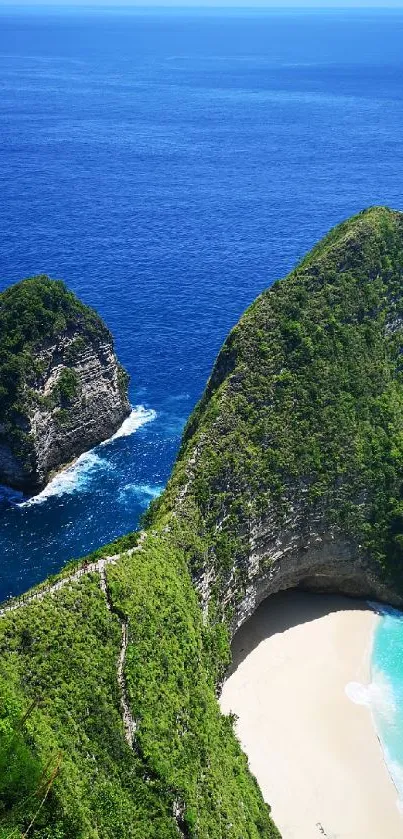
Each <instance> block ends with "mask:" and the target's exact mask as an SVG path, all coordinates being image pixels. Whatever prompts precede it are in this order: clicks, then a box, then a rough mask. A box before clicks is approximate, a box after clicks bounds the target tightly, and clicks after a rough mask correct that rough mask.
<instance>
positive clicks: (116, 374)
mask: <svg viewBox="0 0 403 839" xmlns="http://www.w3.org/2000/svg"><path fill="white" fill-rule="evenodd" d="M127 385H128V375H127V374H126V372H125V371H124V370H123V368H122V367H121V365H120V364H119V362H118V360H117V358H116V355H115V353H114V349H113V340H112V336H111V334H110V332H109V330H108V329H107V327H106V326H105V324H104V323H103V321H102V320H101V318H100V317H99V316H98V315H97V314H96V312H94V311H93V310H92V309H90V308H89V307H88V306H84V305H83V304H82V303H81V302H80V301H79V300H78V299H77V297H76V296H75V295H74V294H73V293H72V292H70V291H68V290H67V288H66V287H65V285H64V284H63V283H62V282H61V281H55V280H51V279H49V278H48V277H43V276H40V277H33V278H32V279H28V280H23V281H22V282H20V283H17V284H16V285H14V286H11V287H10V288H8V289H7V290H6V291H4V292H3V293H2V294H0V397H1V398H0V483H3V484H7V485H9V486H12V487H15V488H17V489H22V490H23V491H25V492H28V493H34V492H37V491H38V490H40V489H41V488H43V487H44V486H45V484H46V483H47V482H48V480H49V479H50V478H51V477H52V474H53V473H54V472H55V471H57V470H58V469H60V467H62V466H64V465H66V464H67V463H69V462H70V461H71V460H73V459H74V458H76V457H78V456H79V455H80V454H82V453H83V452H84V451H86V450H88V449H90V448H92V447H93V446H95V445H97V444H98V443H100V442H102V441H103V440H106V439H107V438H108V437H110V436H111V435H112V434H114V432H115V431H116V430H117V429H118V428H119V426H120V425H121V423H122V422H123V420H124V419H125V417H127V416H128V414H129V412H130V405H129V401H128V397H127Z"/></svg>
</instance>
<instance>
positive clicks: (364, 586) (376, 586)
mask: <svg viewBox="0 0 403 839" xmlns="http://www.w3.org/2000/svg"><path fill="white" fill-rule="evenodd" d="M195 582H196V588H197V590H198V592H199V596H200V600H201V605H202V609H203V613H204V614H205V615H206V617H207V614H208V610H209V605H210V601H211V598H212V596H213V592H214V589H215V587H216V585H217V579H216V574H215V571H214V567H213V566H210V567H209V568H206V569H204V570H203V572H202V574H201V575H199V577H198V579H196V581H195ZM298 588H299V589H301V590H303V591H313V592H320V593H323V594H325V593H331V594H343V595H346V596H348V597H354V598H365V599H372V600H376V601H379V602H381V603H387V604H390V605H392V606H394V607H396V608H398V609H402V608H403V597H402V596H401V595H400V594H399V593H398V592H397V591H396V589H395V588H394V587H393V586H392V585H390V584H388V583H386V582H385V580H383V579H382V577H381V574H380V571H379V567H378V566H377V564H376V563H375V562H374V561H373V560H371V558H370V557H369V556H368V555H367V554H366V553H365V552H364V551H363V550H362V546H361V545H359V544H358V543H356V542H354V540H352V539H347V538H346V537H345V535H343V534H342V533H341V532H340V530H339V529H338V528H335V527H332V526H329V527H328V528H326V526H325V525H324V522H323V518H322V517H321V516H320V515H318V516H317V517H316V518H314V519H311V520H310V519H309V511H307V510H306V508H304V505H303V504H299V505H295V506H293V509H292V513H291V514H290V515H289V516H288V517H287V519H286V520H285V521H284V523H283V526H282V527H281V529H279V528H278V525H277V523H276V521H275V516H274V515H270V512H269V511H268V514H267V516H265V517H264V518H263V519H262V520H261V521H260V522H259V523H258V524H255V525H254V526H253V527H252V528H251V532H250V537H249V552H248V555H247V557H245V558H244V559H243V561H242V567H241V568H240V567H234V569H233V570H232V573H231V574H230V575H229V577H228V579H227V585H226V588H225V592H224V594H223V596H222V600H221V605H222V608H223V609H224V610H229V614H230V615H231V617H230V620H229V627H230V631H231V634H232V635H234V634H235V632H237V631H238V629H240V627H241V626H242V625H243V624H244V623H245V622H246V621H247V620H248V618H250V617H251V616H252V615H253V613H254V612H255V610H256V609H257V608H258V606H259V605H260V603H262V602H263V600H265V599H266V598H267V597H269V596H270V595H272V594H277V593H278V592H280V591H285V590H286V589H298Z"/></svg>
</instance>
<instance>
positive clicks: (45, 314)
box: [0, 276, 109, 425]
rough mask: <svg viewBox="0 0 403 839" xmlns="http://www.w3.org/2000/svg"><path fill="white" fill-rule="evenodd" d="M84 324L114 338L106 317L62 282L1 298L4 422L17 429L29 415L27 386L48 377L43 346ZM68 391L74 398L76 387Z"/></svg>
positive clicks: (29, 285)
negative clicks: (40, 351) (40, 350)
mask: <svg viewBox="0 0 403 839" xmlns="http://www.w3.org/2000/svg"><path fill="white" fill-rule="evenodd" d="M79 325H82V326H83V328H84V329H85V331H86V333H87V334H88V335H89V336H90V337H96V336H98V337H100V338H102V337H105V336H106V335H108V334H109V333H108V330H107V329H106V327H105V326H104V324H103V322H102V320H101V318H100V317H99V316H98V315H97V314H96V313H95V312H94V311H93V310H92V309H90V308H89V307H88V306H85V305H84V304H83V303H81V301H80V300H78V298H77V297H76V296H75V295H74V294H73V293H72V292H71V291H68V290H67V288H66V286H65V285H64V283H63V282H62V281H61V280H50V279H49V277H44V276H40V277H32V278H31V279H28V280H23V281H22V282H20V283H17V284H16V285H13V286H11V287H10V288H8V289H6V291H3V292H2V293H1V294H0V423H7V424H11V425H15V421H16V418H18V419H20V418H21V415H22V416H24V415H25V412H26V399H27V392H26V387H27V385H28V386H29V385H30V384H34V383H35V381H36V378H37V377H40V376H41V375H42V374H43V370H41V369H40V363H39V364H38V361H37V359H36V350H37V348H38V347H39V346H40V345H41V344H43V342H44V340H46V339H47V338H52V336H54V335H57V334H59V333H62V332H65V331H68V330H69V329H76V328H77V326H79ZM74 349H76V350H77V351H78V350H79V346H76V347H74V346H72V348H71V349H70V352H71V353H73V354H74ZM65 384H67V383H65ZM70 384H71V383H70ZM67 390H68V395H71V387H67Z"/></svg>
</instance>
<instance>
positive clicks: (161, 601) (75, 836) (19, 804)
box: [0, 208, 403, 839]
mask: <svg viewBox="0 0 403 839" xmlns="http://www.w3.org/2000/svg"><path fill="white" fill-rule="evenodd" d="M402 275H403V214H401V213H398V212H394V211H391V210H388V209H385V208H372V209H370V210H367V211H365V212H363V213H360V214H359V215H358V216H355V217H354V218H352V219H350V220H349V221H347V222H345V223H343V224H342V225H340V226H339V227H337V228H335V229H334V230H333V231H331V233H330V234H329V235H328V236H327V237H325V239H324V240H323V241H322V242H321V243H319V245H318V246H317V247H316V248H314V250H313V251H312V252H311V253H310V254H309V255H308V256H307V257H306V258H305V259H304V260H303V261H302V262H301V263H300V265H298V266H297V268H296V269H295V271H293V272H292V273H291V274H290V275H289V276H288V277H287V278H285V279H284V280H281V281H279V282H277V283H275V284H274V285H273V286H272V287H271V288H270V289H268V291H266V292H264V293H263V294H262V295H261V296H260V297H259V298H258V299H257V300H256V301H255V303H254V304H253V305H252V306H251V307H250V308H249V309H248V310H247V312H246V313H245V314H244V316H243V317H242V318H241V320H240V322H239V324H238V325H237V326H236V327H235V328H234V329H233V331H232V332H231V334H230V335H229V337H228V338H227V340H226V342H225V344H224V346H223V348H222V350H221V352H220V354H219V356H218V359H217V361H216V364H215V366H214V369H213V372H212V375H211V378H210V380H209V382H208V384H207V387H206V391H205V393H204V395H203V397H202V399H201V401H200V403H199V405H198V406H197V407H196V410H195V411H194V413H193V415H192V416H191V418H190V420H189V422H188V424H187V427H186V429H185V433H184V437H183V441H182V446H181V450H180V452H179V456H178V459H177V462H176V465H175V467H174V470H173V473H172V477H171V479H170V481H169V483H168V486H167V488H166V490H165V492H164V493H163V495H162V496H161V497H160V498H159V499H158V500H156V501H155V502H153V504H152V505H151V507H150V509H149V511H148V513H147V514H146V517H145V520H144V522H143V531H142V533H141V534H137V535H133V536H130V537H124V539H123V541H119V540H118V541H117V542H116V543H114V544H113V545H110V546H107V547H106V548H103V549H101V550H99V551H98V552H96V554H95V555H94V556H91V557H88V558H86V559H85V560H81V561H79V562H77V563H73V564H72V565H71V566H70V567H67V568H65V569H64V570H63V572H62V573H61V575H59V577H58V578H55V579H52V580H50V581H48V582H47V583H45V584H42V586H41V587H39V589H38V590H33V591H32V592H30V593H28V594H27V595H26V596H25V598H23V599H21V600H20V601H16V602H14V603H10V604H7V605H6V606H5V607H4V609H3V611H2V612H1V613H0V837H1V839H6V837H7V839H8V838H9V837H11V836H14V837H20V839H21V837H25V836H29V837H35V839H117V837H128V839H153V837H154V839H168V837H169V839H175V837H178V836H181V837H185V839H259V838H260V839H263V838H264V839H278V837H279V835H280V834H279V832H278V830H277V828H276V827H275V825H274V824H273V821H272V819H271V815H270V808H269V807H268V806H267V804H265V803H264V801H263V798H262V795H261V793H260V790H259V788H258V785H257V783H256V781H255V779H254V778H253V777H252V775H251V774H250V772H249V769H248V764H247V759H246V757H245V755H244V754H243V753H242V750H241V747H240V745H239V743H238V741H237V740H236V738H235V735H234V732H233V719H232V718H231V717H226V716H223V715H222V714H221V713H220V711H219V706H218V702H217V692H218V691H219V689H220V684H221V683H222V680H223V678H224V675H225V672H226V669H227V667H228V664H229V662H230V639H231V635H232V633H233V632H234V631H235V630H236V628H237V627H238V626H239V625H240V624H241V623H242V622H243V621H245V620H246V619H247V618H248V616H249V615H250V614H251V613H252V612H253V611H254V609H255V608H256V606H257V605H258V603H259V602H260V601H261V600H262V599H263V598H264V597H267V596H268V595H270V594H271V593H273V592H275V591H278V590H280V589H285V588H289V587H298V586H303V587H305V588H311V589H313V590H326V591H328V590H332V591H337V592H343V593H348V594H354V595H357V594H359V595H362V596H368V595H371V596H373V597H377V598H379V599H383V600H386V601H388V602H394V603H397V604H399V603H402V602H403V599H402V598H403V562H402V546H403V528H402V524H403V411H402V408H403V404H402V402H403V379H402V376H403V370H402V347H403V295H402Z"/></svg>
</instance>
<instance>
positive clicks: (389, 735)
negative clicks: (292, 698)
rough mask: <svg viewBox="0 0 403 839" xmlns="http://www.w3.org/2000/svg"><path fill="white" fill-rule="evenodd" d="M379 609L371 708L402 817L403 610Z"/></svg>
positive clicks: (373, 660)
mask: <svg viewBox="0 0 403 839" xmlns="http://www.w3.org/2000/svg"><path fill="white" fill-rule="evenodd" d="M379 611H380V615H381V620H380V622H379V625H378V627H377V629H376V631H375V637H374V645H373V650H372V678H371V682H372V686H373V687H372V701H371V708H372V713H373V716H374V721H375V725H376V728H377V731H378V735H379V738H380V741H381V744H382V747H383V751H384V755H385V760H386V763H387V765H388V768H389V772H390V774H391V776H392V778H393V781H394V784H395V787H396V792H397V805H398V807H399V809H400V811H401V813H402V816H403V613H401V612H397V611H395V610H394V609H386V608H382V607H380V608H379ZM402 832H403V827H402Z"/></svg>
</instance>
